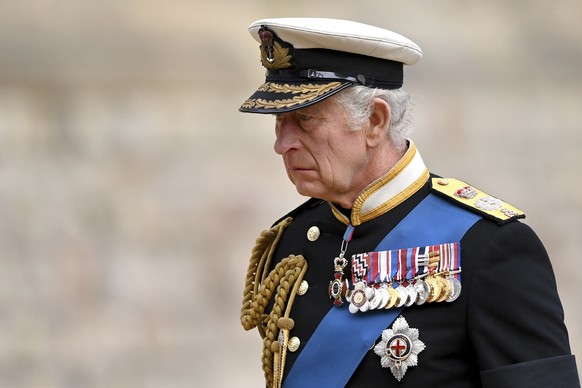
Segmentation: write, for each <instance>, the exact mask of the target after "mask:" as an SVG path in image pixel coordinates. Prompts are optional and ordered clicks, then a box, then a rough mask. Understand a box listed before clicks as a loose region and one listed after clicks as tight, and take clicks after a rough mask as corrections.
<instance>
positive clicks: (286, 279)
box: [241, 217, 307, 387]
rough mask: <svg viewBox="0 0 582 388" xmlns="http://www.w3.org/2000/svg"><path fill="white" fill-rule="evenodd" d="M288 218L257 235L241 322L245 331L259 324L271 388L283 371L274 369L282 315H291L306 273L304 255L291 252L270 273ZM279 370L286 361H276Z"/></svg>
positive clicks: (266, 377) (266, 376) (268, 381)
mask: <svg viewBox="0 0 582 388" xmlns="http://www.w3.org/2000/svg"><path fill="white" fill-rule="evenodd" d="M291 221H292V218H290V217H289V218H286V219H284V220H283V221H281V222H280V223H279V224H277V225H276V226H274V227H273V228H271V229H268V230H265V231H263V232H262V233H261V235H260V236H259V237H258V238H257V242H256V244H255V247H254V248H253V251H252V255H251V259H250V262H249V267H248V270H247V276H246V281H245V289H244V293H243V303H242V308H241V324H242V326H243V327H244V329H245V330H250V329H253V328H254V327H256V328H257V329H258V331H259V334H260V335H261V337H262V338H263V355H262V358H261V359H262V363H263V372H264V375H265V380H266V382H267V386H268V387H273V386H278V385H279V384H280V379H281V378H282V372H281V371H279V370H277V371H275V370H274V369H273V362H274V354H273V348H272V345H273V342H275V341H277V337H278V333H279V329H280V327H278V325H277V324H278V322H279V318H283V317H284V318H289V315H290V313H291V307H292V305H293V301H294V299H295V295H296V294H297V289H298V287H299V284H300V283H301V280H302V279H303V276H304V275H305V272H306V271H307V261H306V260H305V259H304V258H303V256H294V255H290V256H288V257H286V258H284V259H283V260H281V262H279V263H278V264H277V265H276V266H275V268H274V269H273V270H272V271H270V272H269V268H270V266H271V261H272V259H273V254H274V251H275V248H276V247H277V244H278V243H279V240H280V239H281V236H282V234H283V230H284V229H285V228H286V227H287V226H288V225H289V224H290V223H291ZM273 293H275V297H274V304H273V307H272V309H271V311H270V313H269V314H265V309H266V307H267V305H268V304H269V301H270V300H271V296H272V295H273ZM276 361H277V362H276V363H275V364H276V365H277V369H279V368H281V369H282V368H283V367H284V360H276ZM275 374H277V376H274V375H275Z"/></svg>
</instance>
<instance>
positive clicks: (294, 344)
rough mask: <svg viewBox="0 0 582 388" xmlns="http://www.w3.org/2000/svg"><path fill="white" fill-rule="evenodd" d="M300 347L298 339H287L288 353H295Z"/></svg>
mask: <svg viewBox="0 0 582 388" xmlns="http://www.w3.org/2000/svg"><path fill="white" fill-rule="evenodd" d="M300 345H301V341H300V340H299V338H297V337H291V338H289V342H288V343H287V349H289V351H290V352H296V351H297V349H299V346H300Z"/></svg>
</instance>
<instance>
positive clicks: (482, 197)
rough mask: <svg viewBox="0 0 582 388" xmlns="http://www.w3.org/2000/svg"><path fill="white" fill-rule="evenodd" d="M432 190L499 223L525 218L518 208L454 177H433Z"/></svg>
mask: <svg viewBox="0 0 582 388" xmlns="http://www.w3.org/2000/svg"><path fill="white" fill-rule="evenodd" d="M432 190H433V192H436V193H437V194H440V195H441V196H443V197H445V198H447V199H449V200H452V201H453V202H455V203H457V204H459V205H460V206H462V207H464V208H466V209H469V210H471V211H473V212H475V213H477V214H480V215H482V216H483V217H485V218H488V219H490V220H493V221H495V222H496V223H498V224H499V225H502V224H505V223H508V222H511V221H515V220H517V219H519V218H525V214H524V212H522V211H521V210H519V209H518V208H516V207H514V206H512V205H510V204H508V203H507V202H504V201H502V200H501V199H499V198H495V197H493V196H490V195H489V194H486V193H484V192H482V191H480V190H478V189H476V188H474V187H473V186H471V185H469V184H468V183H465V182H463V181H460V180H458V179H453V178H438V177H437V178H432Z"/></svg>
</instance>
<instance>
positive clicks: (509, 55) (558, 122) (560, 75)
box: [0, 0, 582, 388]
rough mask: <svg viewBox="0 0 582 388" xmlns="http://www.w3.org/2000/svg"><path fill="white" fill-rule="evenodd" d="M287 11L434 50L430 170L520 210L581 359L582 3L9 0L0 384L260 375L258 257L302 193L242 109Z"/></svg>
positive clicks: (3, 82)
mask: <svg viewBox="0 0 582 388" xmlns="http://www.w3.org/2000/svg"><path fill="white" fill-rule="evenodd" d="M282 16H319V17H335V18H351V19H354V20H358V21H361V22H366V23H371V24H377V25H380V26H384V27H387V28H392V29H394V30H396V31H398V32H401V33H403V34H404V35H406V36H408V37H410V38H411V39H413V40H415V41H416V42H418V43H419V44H420V46H421V47H422V48H423V50H424V54H425V57H424V59H423V61H422V62H421V63H420V64H419V65H416V66H414V67H412V68H409V69H407V73H406V82H405V85H406V89H407V90H408V91H409V92H410V93H411V94H413V95H414V96H415V98H416V129H417V130H416V136H415V139H416V142H417V145H418V146H419V148H420V150H421V151H422V153H423V156H424V158H425V161H426V162H427V164H428V165H429V166H431V169H432V170H433V171H435V172H438V173H440V174H443V175H448V176H455V177H459V178H462V179H464V180H466V181H468V182H471V183H472V184H474V185H476V186H478V187H479V188H481V189H483V190H485V191H488V192H490V193H492V194H495V195H497V196H499V197H501V198H504V199H505V200H507V201H509V202H512V203H515V204H517V205H518V206H519V207H521V208H523V209H524V210H525V211H526V213H527V214H528V222H529V224H531V225H532V226H533V227H534V228H535V229H536V231H537V232H538V234H539V235H540V237H541V238H542V240H543V241H544V242H545V243H546V245H547V249H548V250H549V252H550V254H551V256H552V259H553V264H554V268H555V272H556V277H557V279H558V282H559V290H560V293H561V297H562V300H563V304H564V308H565V312H566V321H567V323H568V325H569V329H570V333H571V342H572V346H573V349H574V352H576V353H578V355H580V354H582V330H581V329H582V328H581V322H582V306H581V304H580V300H579V296H578V295H579V291H578V284H579V278H580V272H579V271H580V270H579V268H580V264H579V263H580V251H581V245H580V230H581V229H582V214H581V210H582V194H581V193H582V187H581V184H582V183H581V180H580V167H581V162H582V156H581V151H580V148H581V147H580V146H581V143H582V132H581V129H582V128H581V126H582V125H581V121H580V111H581V109H582V76H581V75H580V69H582V25H581V24H580V23H579V21H580V20H581V19H582V3H580V1H577V0H560V1H556V2H547V1H541V0H537V1H536V0H530V1H525V0H514V1H511V2H507V1H503V0H494V1H487V2H477V1H466V0H463V1H461V0H458V1H455V0H443V1H421V0H408V1H406V2H404V1H392V0H382V1H369V0H364V1H357V2H356V1H353V2H348V1H343V2H342V1H331V0H320V1H309V0H296V1H293V2H284V3H283V2H276V1H262V0H245V1H240V2H231V1H227V0H214V1H211V2H207V1H201V0H199V1H197V0H194V1H186V0H168V1H153V0H142V1H138V0H101V1H85V0H52V1H51V0H21V1H16V0H0V387H19V388H20V387H21V388H55V387H59V388H61V387H63V388H69V387H70V388H98V387H99V388H101V387H107V388H116V387H123V388H134V387H135V388H137V387H139V388H149V387H168V388H181V387H230V386H238V387H257V386H261V385H262V381H263V380H262V372H261V370H260V348H261V341H260V339H259V336H258V334H257V333H256V332H254V331H253V332H251V333H247V332H244V331H243V329H242V328H241V326H240V324H239V308H240V300H241V294H242V287H243V279H244V274H245V271H246V266H247V259H248V256H249V253H250V249H251V247H252V245H253V243H254V239H255V238H256V236H257V235H258V233H259V232H260V231H261V230H262V229H263V228H264V227H267V226H269V225H270V223H271V222H273V221H274V220H275V219H277V218H278V217H279V216H281V215H282V214H283V213H284V212H286V211H287V210H289V209H291V208H293V207H295V206H296V205H297V204H299V203H300V202H301V201H302V198H300V197H299V196H298V195H297V194H295V192H294V189H293V187H292V186H291V184H290V183H288V182H287V179H286V177H285V174H284V171H283V168H282V166H281V162H280V160H279V158H278V157H277V156H276V155H274V153H273V151H272V143H273V130H272V124H273V123H272V119H271V118H270V117H262V116H255V115H243V114H239V113H238V112H237V108H238V105H239V104H240V103H241V102H242V101H243V100H245V99H246V98H247V97H248V95H249V94H250V93H251V92H252V90H253V88H255V87H256V86H258V85H259V84H260V83H261V82H262V77H263V70H262V68H261V67H260V66H259V54H258V48H257V44H256V43H255V42H254V41H253V40H252V39H251V38H250V37H249V36H248V34H247V32H246V27H247V26H248V24H250V23H251V22H252V21H254V20H256V19H259V18H263V17H282ZM516 276H519V275H518V274H516ZM500 303H501V302H500ZM579 364H582V363H580V362H579Z"/></svg>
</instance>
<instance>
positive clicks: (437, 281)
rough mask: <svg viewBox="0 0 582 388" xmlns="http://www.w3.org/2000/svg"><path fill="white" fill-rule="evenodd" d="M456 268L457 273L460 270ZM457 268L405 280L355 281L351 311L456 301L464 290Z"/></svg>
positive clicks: (351, 298)
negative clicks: (456, 275) (452, 270)
mask: <svg viewBox="0 0 582 388" xmlns="http://www.w3.org/2000/svg"><path fill="white" fill-rule="evenodd" d="M459 272H460V270H459V271H455V272H454V273H459ZM454 273H453V272H448V271H447V272H440V273H435V272H430V273H429V274H428V275H426V277H425V278H424V279H423V278H418V279H411V281H410V282H408V284H407V285H406V286H405V285H404V284H403V283H398V282H391V283H381V284H376V285H374V286H369V285H367V284H366V282H364V281H359V282H357V283H355V284H354V289H353V290H352V291H351V292H349V293H348V295H347V300H348V301H349V302H350V306H349V310H350V312H351V313H357V312H358V311H361V312H365V311H368V310H377V309H389V308H400V307H403V306H404V307H410V306H412V305H413V304H417V305H422V304H425V303H432V302H454V301H455V300H456V299H457V298H458V297H459V295H460V294H461V282H460V281H459V280H458V279H457V278H455V277H454V276H453V275H454Z"/></svg>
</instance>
